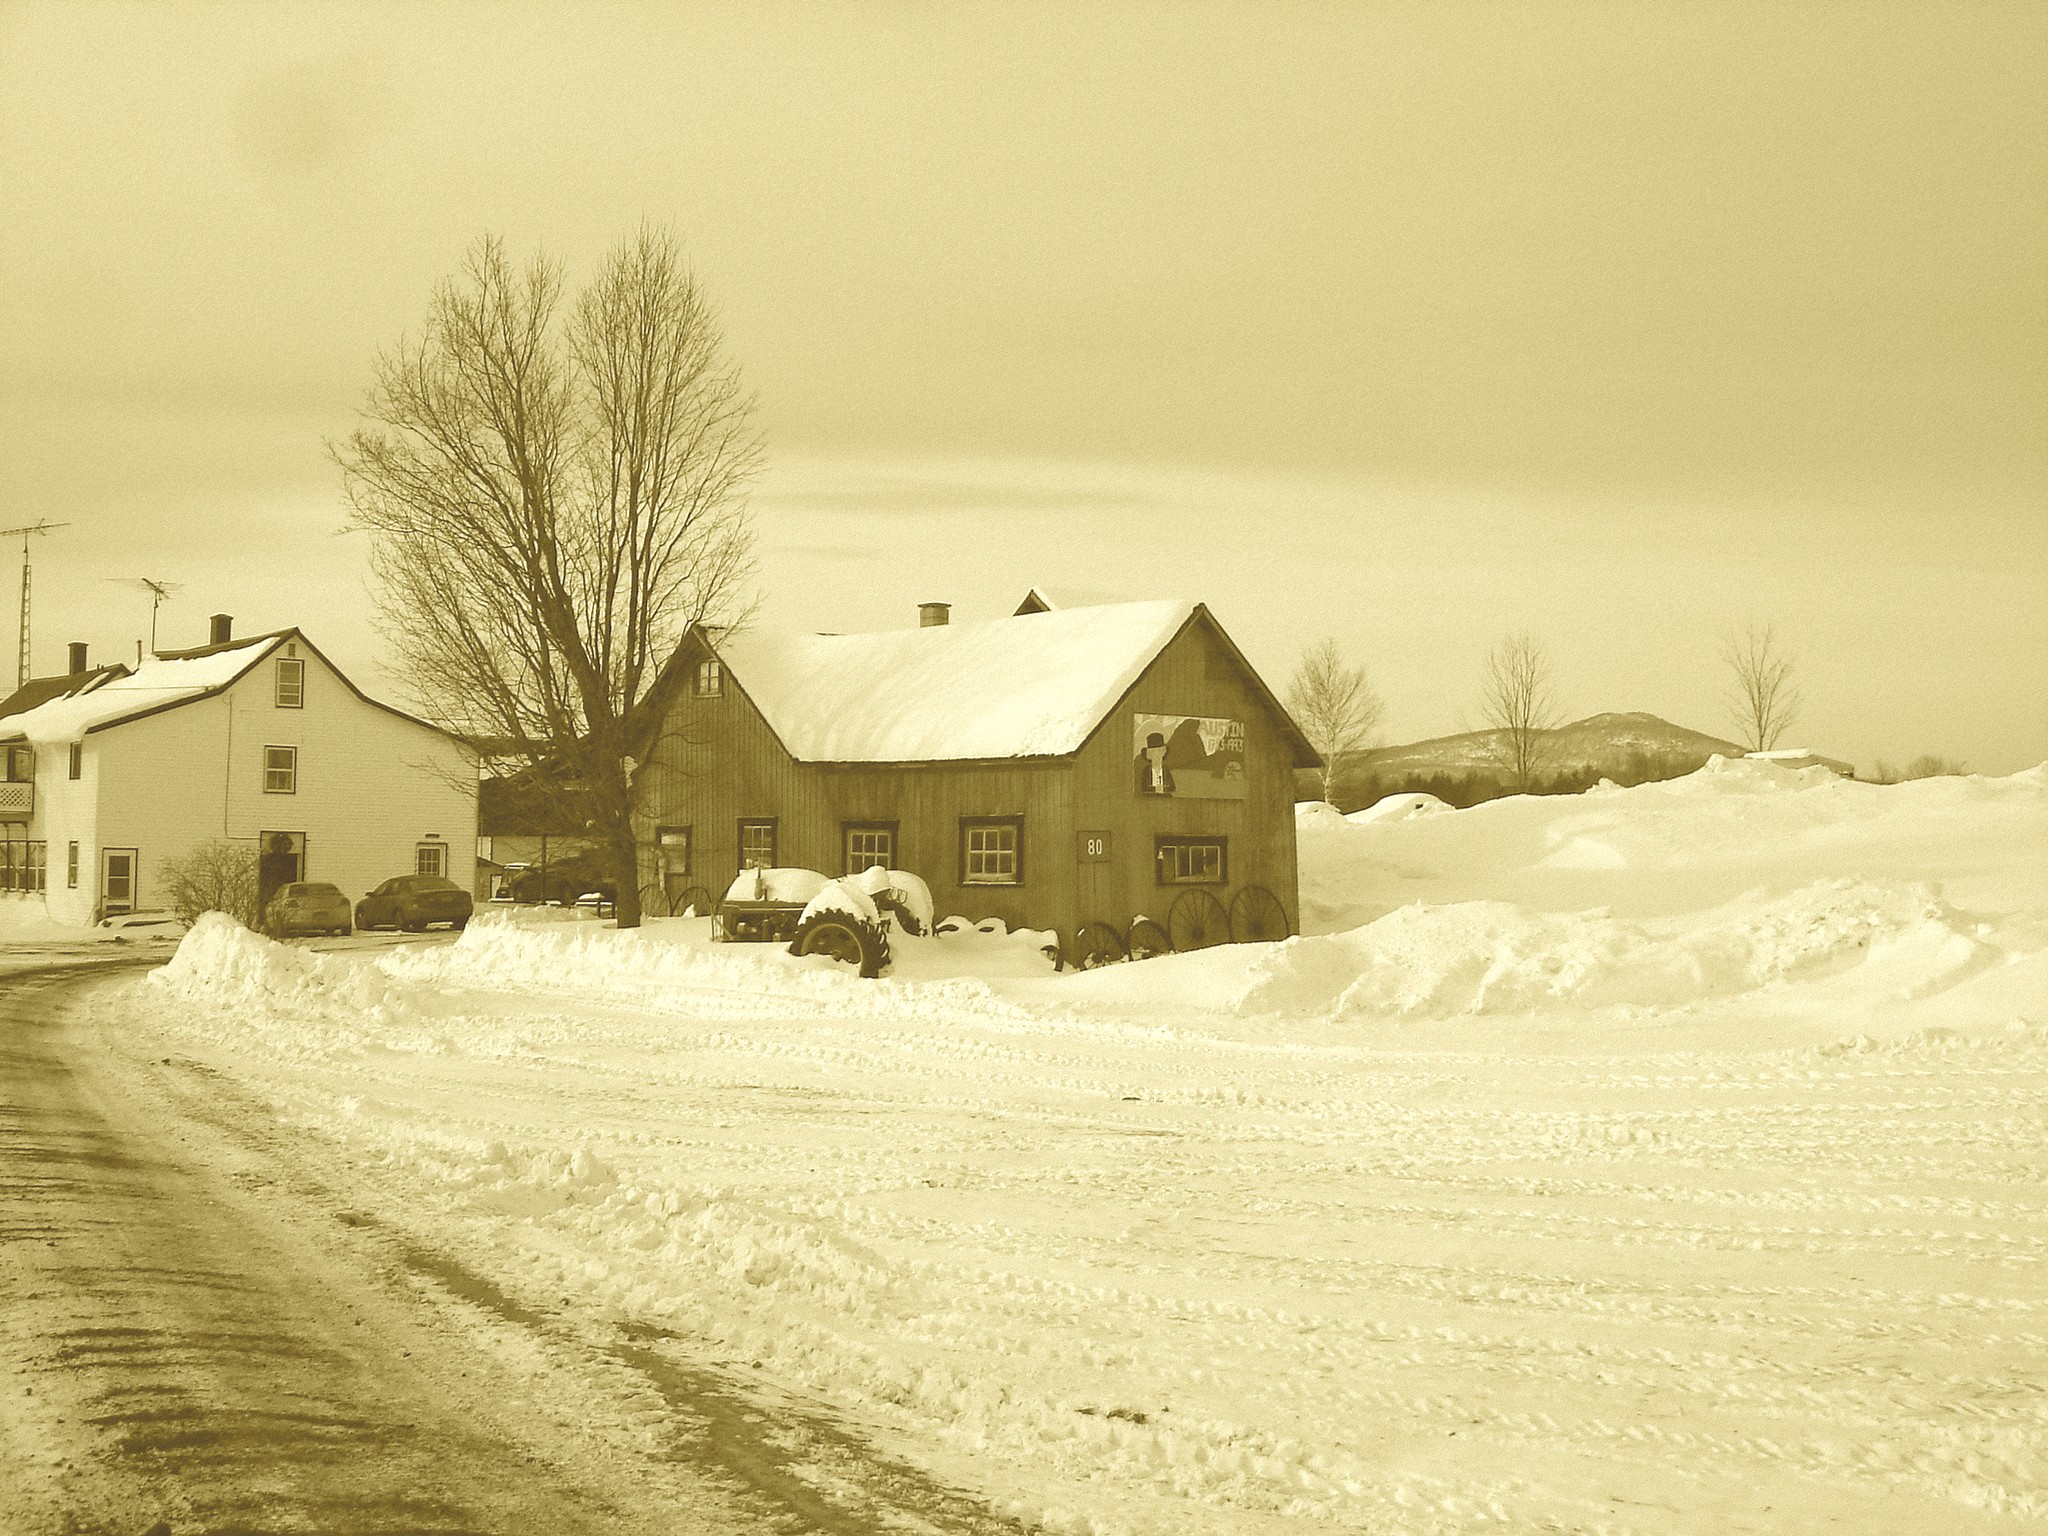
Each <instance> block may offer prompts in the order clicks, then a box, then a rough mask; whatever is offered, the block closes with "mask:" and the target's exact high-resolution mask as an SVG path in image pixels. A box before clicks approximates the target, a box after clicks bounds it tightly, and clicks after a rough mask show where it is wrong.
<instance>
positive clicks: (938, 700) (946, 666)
mask: <svg viewBox="0 0 2048 1536" xmlns="http://www.w3.org/2000/svg"><path fill="white" fill-rule="evenodd" d="M1198 614H1199V615H1201V616H1202V617H1203V618H1204V619H1206V620H1207V622H1209V623H1210V624H1211V625H1214V624H1215V620H1214V619H1213V618H1211V617H1210V616H1209V614H1208V610H1207V609H1206V608H1204V607H1202V605H1201V604H1199V603H1192V602H1186V601H1179V600H1175V601H1168V602H1150V603H1114V604H1109V605H1106V606H1101V607H1086V608H1069V609H1057V610H1047V611H1041V612H1034V613H1031V614H1028V615H1022V616H1012V617H1009V618H1001V619H987V620H982V621H980V622H976V623H969V624H939V625H931V626H928V627H924V628H919V629H900V630H888V631H884V632H882V633H880V634H867V635H762V634H742V635H736V636H732V637H729V638H727V639H724V640H722V641H718V642H715V643H714V642H712V641H711V640H710V639H709V638H708V637H705V640H704V643H705V644H706V645H707V646H709V647H710V649H711V650H712V652H713V654H715V655H716V656H718V657H719V659H720V660H721V661H722V662H724V664H725V667H726V669H727V671H728V672H729V673H730V675H731V676H732V679H733V681H734V682H735V683H736V684H737V685H738V686H739V687H740V688H741V689H742V690H743V691H744V692H745V693H746V695H747V697H748V698H750V699H751V700H752V701H753V703H754V707H755V708H756V709H758V710H759V711H760V712H761V715H762V718H764V719H765V720H766V721H767V722H768V725H769V727H770V728H771V729H772V730H773V731H774V732H775V734H776V736H777V737H779V738H780V739H781V742H782V744H783V746H784V748H785V749H786V750H787V751H788V752H789V754H790V756H791V757H793V758H795V759H797V760H798V761H799V762H819V763H911V762H971V761H976V760H986V759H997V758H1012V757H1063V756H1066V755H1068V754H1070V753H1073V752H1077V751H1079V750H1080V749H1081V746H1082V744H1083V743H1084V742H1085V741H1087V739H1088V737H1089V735H1090V734H1091V733H1092V732H1093V731H1094V730H1095V728H1096V727H1097V726H1098V725H1100V724H1101V723H1102V721H1103V718H1104V717H1105V716H1106V715H1108V714H1109V712H1110V711H1111V710H1112V709H1114V708H1115V707H1116V705H1117V702H1118V701H1119V700H1120V699H1122V698H1123V696H1124V695H1125V694H1126V693H1128V692H1129V691H1130V689H1131V687H1132V685H1133V684H1135V683H1136V682H1137V681H1138V679H1139V677H1140V676H1141V675H1142V674H1143V673H1144V671H1145V669H1146V668H1147V667H1149V666H1150V665H1151V664H1152V662H1153V660H1154V659H1155V658H1156V657H1157V656H1158V655H1159V653H1160V652H1161V651H1162V650H1164V649H1165V648H1166V645H1167V643H1168V642H1169V641H1171V640H1172V639H1173V637H1174V636H1175V635H1177V634H1179V633H1180V631H1181V630H1182V629H1183V628H1184V627H1185V626H1186V625H1187V624H1188V623H1189V621H1190V620H1192V619H1193V618H1195V616H1196V615H1198ZM1216 633H1217V634H1218V635H1219V636H1221V635H1222V629H1221V627H1220V626H1218V627H1217V629H1216ZM1223 638H1224V644H1225V645H1226V646H1228V645H1229V639H1228V637H1227V636H1225V637H1223ZM1230 649H1231V650H1232V651H1233V652H1235V649H1236V648H1235V647H1234V646H1231V647H1230ZM1242 659H1243V658H1242V657H1241V656H1240V657H1239V660H1240V661H1241V660H1242ZM1245 671H1246V673H1247V675H1248V676H1249V677H1250V678H1251V679H1252V681H1253V684H1254V686H1255V687H1257V688H1258V689H1259V690H1260V691H1262V692H1264V691H1265V687H1264V684H1263V683H1261V682H1260V681H1259V680H1258V676H1257V674H1256V673H1254V672H1253V671H1252V670H1251V667H1250V665H1249V664H1246V666H1245ZM1266 696H1267V698H1268V700H1269V701H1271V694H1270V693H1269V692H1268V693H1267V695H1266ZM1273 708H1274V710H1275V712H1276V713H1277V714H1278V715H1279V717H1280V719H1281V720H1282V721H1283V722H1284V724H1285V728H1286V729H1288V730H1289V731H1290V732H1291V733H1292V734H1293V736H1294V737H1296V738H1297V743H1296V744H1297V748H1298V752H1305V753H1306V754H1307V756H1308V759H1309V760H1314V759H1315V754H1314V750H1313V749H1312V748H1310V747H1309V746H1308V744H1307V742H1306V740H1305V739H1301V738H1300V732H1299V730H1298V729H1296V728H1295V727H1294V725H1293V722H1292V721H1290V720H1288V719H1287V716H1286V712H1285V710H1283V709H1281V707H1280V706H1279V704H1278V703H1277V701H1273Z"/></svg>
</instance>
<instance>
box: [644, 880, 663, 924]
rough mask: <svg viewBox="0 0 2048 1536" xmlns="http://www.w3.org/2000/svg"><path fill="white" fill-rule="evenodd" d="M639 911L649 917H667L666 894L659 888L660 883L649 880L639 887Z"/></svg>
mask: <svg viewBox="0 0 2048 1536" xmlns="http://www.w3.org/2000/svg"><path fill="white" fill-rule="evenodd" d="M640 910H641V911H642V912H645V913H646V914H647V915H648V916H649V917H667V916H668V892H667V891H664V890H663V889H662V888H661V882H660V881H658V880H650V881H648V883H647V884H645V885H643V886H641V887H640Z"/></svg>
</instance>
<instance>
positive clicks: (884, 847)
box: [844, 821, 896, 875]
mask: <svg viewBox="0 0 2048 1536" xmlns="http://www.w3.org/2000/svg"><path fill="white" fill-rule="evenodd" d="M844 831H845V834H846V873H848V874H849V875H857V874H859V873H860V872H861V871H862V870H864V869H872V868H873V867H874V866H875V865H877V864H879V865H881V866H882V868H884V869H894V868H895V867H896V823H895V822H893V821H849V822H847V823H846V825H845V827H844Z"/></svg>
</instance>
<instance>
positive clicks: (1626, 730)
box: [1353, 712, 1743, 780]
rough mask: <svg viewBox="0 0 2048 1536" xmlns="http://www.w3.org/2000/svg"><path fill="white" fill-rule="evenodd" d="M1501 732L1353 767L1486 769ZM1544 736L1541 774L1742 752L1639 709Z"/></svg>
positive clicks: (1436, 741)
mask: <svg viewBox="0 0 2048 1536" xmlns="http://www.w3.org/2000/svg"><path fill="white" fill-rule="evenodd" d="M1502 735H1503V733H1502V732H1500V731H1465V732H1462V733H1461V734H1459V735H1456V736H1432V737H1431V738H1430V739H1429V740H1427V741H1411V742H1409V743H1408V744H1407V745H1405V746H1398V747H1382V748H1381V749H1380V750H1378V751H1376V752H1371V753H1368V754H1367V755H1366V756H1364V757H1362V758H1361V759H1359V761H1358V763H1357V766H1356V768H1355V769H1354V770H1353V771H1354V772H1356V773H1357V774H1359V775H1361V776H1364V775H1371V776H1372V777H1374V778H1376V779H1381V780H1385V779H1389V778H1398V777H1405V776H1408V775H1411V774H1432V773H1484V772H1490V771H1494V770H1496V769H1497V768H1498V766H1499V763H1500V752H1499V744H1500V741H1501V739H1502ZM1544 735H1545V737H1546V738H1547V740H1548V743H1549V751H1548V752H1547V753H1546V754H1545V762H1544V771H1545V772H1546V774H1569V775H1572V776H1574V777H1582V776H1584V775H1585V774H1586V773H1588V772H1592V773H1599V774H1616V773H1620V772H1625V771H1627V770H1629V769H1630V768H1631V767H1632V766H1634V765H1635V764H1636V763H1638V762H1640V761H1641V760H1645V759H1646V760H1648V761H1649V762H1650V763H1652V764H1658V765H1661V764H1663V763H1665V762H1667V761H1676V760H1680V759H1697V761H1698V762H1704V761H1706V759H1707V758H1708V757H1710V756H1712V755H1713V754H1714V753H1716V752H1718V753H1720V754H1721V755H1722V756H1723V757H1740V756H1742V752H1743V749H1742V748H1741V747H1739V746H1737V745H1736V744H1735V743H1734V742H1732V741H1725V740H1723V739H1722V738H1721V737H1719V736H1709V735H1707V734H1706V733H1705V732H1704V731H1689V730H1687V729H1686V728H1685V727H1684V726H1682V725H1673V724H1672V723H1671V722H1670V721H1669V720H1663V719H1660V718H1658V717H1657V716H1656V715H1648V714H1643V713H1641V712H1634V713H1627V714H1612V713H1610V714H1604V715H1588V716H1587V717H1586V718H1585V719H1583V720H1574V721H1573V722H1572V723H1571V724H1570V725H1561V726H1559V727H1558V728H1557V729H1556V730H1554V731H1546V732H1544ZM1695 766H1697V763H1696V764H1695Z"/></svg>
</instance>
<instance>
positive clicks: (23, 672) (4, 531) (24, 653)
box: [0, 522, 71, 688]
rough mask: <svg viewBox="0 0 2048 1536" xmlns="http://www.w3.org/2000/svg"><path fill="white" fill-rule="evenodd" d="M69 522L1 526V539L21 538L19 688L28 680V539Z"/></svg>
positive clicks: (16, 675)
mask: <svg viewBox="0 0 2048 1536" xmlns="http://www.w3.org/2000/svg"><path fill="white" fill-rule="evenodd" d="M70 526H71V525H70V524H69V523H49V522H43V523H30V524H28V525H27V526H26V527H23V528H0V539H11V538H15V537H17V536H19V537H20V539H21V652H20V655H19V657H18V658H17V659H16V661H15V664H14V686H15V687H17V688H19V687H20V686H21V685H22V684H23V683H25V682H27V681H28V582H29V569H28V541H29V539H30V537H31V536H32V535H35V534H38V533H48V532H49V531H50V530H51V529H52V528H69V527H70Z"/></svg>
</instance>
